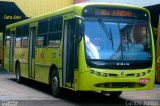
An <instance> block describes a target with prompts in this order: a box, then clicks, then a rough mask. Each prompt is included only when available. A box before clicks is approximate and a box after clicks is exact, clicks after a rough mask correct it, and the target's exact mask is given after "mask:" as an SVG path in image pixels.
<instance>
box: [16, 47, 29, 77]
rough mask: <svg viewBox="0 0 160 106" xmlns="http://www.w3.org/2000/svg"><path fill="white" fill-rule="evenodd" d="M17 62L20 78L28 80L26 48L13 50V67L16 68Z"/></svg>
mask: <svg viewBox="0 0 160 106" xmlns="http://www.w3.org/2000/svg"><path fill="white" fill-rule="evenodd" d="M18 61H19V63H20V71H21V76H23V77H26V78H28V48H15V65H14V66H16V62H18ZM14 69H15V67H14Z"/></svg>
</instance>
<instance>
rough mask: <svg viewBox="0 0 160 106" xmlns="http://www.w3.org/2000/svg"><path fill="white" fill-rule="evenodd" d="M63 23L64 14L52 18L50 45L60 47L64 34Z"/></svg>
mask: <svg viewBox="0 0 160 106" xmlns="http://www.w3.org/2000/svg"><path fill="white" fill-rule="evenodd" d="M62 24H63V18H62V16H59V17H53V18H51V20H50V23H49V37H48V46H50V47H58V46H59V45H60V41H61V36H62Z"/></svg>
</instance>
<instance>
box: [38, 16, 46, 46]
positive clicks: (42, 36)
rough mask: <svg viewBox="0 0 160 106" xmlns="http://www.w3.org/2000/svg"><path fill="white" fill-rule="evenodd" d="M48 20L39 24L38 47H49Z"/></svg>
mask: <svg viewBox="0 0 160 106" xmlns="http://www.w3.org/2000/svg"><path fill="white" fill-rule="evenodd" d="M47 35H48V19H44V20H41V21H39V22H38V33H37V42H36V43H37V46H39V47H40V46H47Z"/></svg>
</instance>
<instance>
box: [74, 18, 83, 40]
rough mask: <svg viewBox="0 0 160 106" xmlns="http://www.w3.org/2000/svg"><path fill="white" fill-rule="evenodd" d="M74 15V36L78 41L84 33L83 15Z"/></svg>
mask: <svg viewBox="0 0 160 106" xmlns="http://www.w3.org/2000/svg"><path fill="white" fill-rule="evenodd" d="M75 17H76V36H77V41H78V42H80V41H81V39H82V36H83V35H84V23H83V20H84V19H83V17H80V16H75Z"/></svg>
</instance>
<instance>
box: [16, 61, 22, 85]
mask: <svg viewBox="0 0 160 106" xmlns="http://www.w3.org/2000/svg"><path fill="white" fill-rule="evenodd" d="M16 81H17V82H18V83H21V82H22V78H21V73H20V65H19V64H16Z"/></svg>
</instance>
